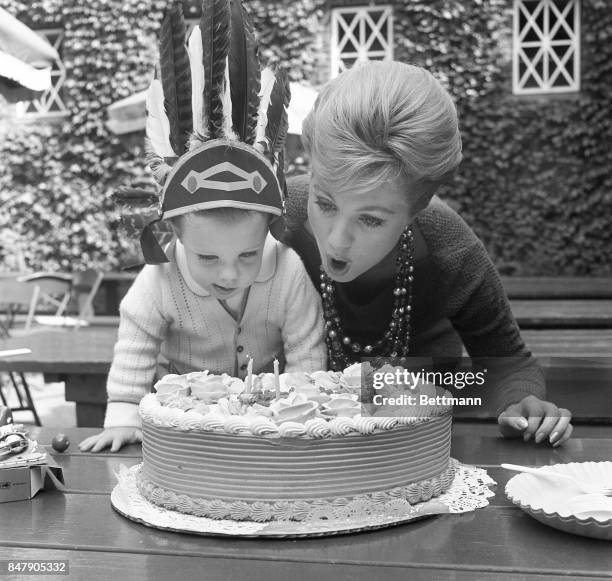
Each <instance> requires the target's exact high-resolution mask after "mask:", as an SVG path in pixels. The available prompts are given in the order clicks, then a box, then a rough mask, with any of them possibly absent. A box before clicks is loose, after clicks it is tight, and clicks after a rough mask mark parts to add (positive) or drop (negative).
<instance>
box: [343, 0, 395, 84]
mask: <svg viewBox="0 0 612 581" xmlns="http://www.w3.org/2000/svg"><path fill="white" fill-rule="evenodd" d="M331 34H332V38H331V76H332V77H336V76H338V75H339V74H340V73H341V72H342V71H344V70H345V69H348V68H350V67H352V66H353V65H354V64H355V63H357V62H365V61H368V60H384V59H392V58H393V11H392V9H391V7H390V6H371V7H365V6H364V7H352V8H334V9H333V10H332V12H331Z"/></svg>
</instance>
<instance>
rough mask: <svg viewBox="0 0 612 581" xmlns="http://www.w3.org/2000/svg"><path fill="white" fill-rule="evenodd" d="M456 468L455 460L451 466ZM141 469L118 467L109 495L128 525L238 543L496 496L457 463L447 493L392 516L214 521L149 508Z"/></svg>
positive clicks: (316, 532) (448, 509)
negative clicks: (139, 475)
mask: <svg viewBox="0 0 612 581" xmlns="http://www.w3.org/2000/svg"><path fill="white" fill-rule="evenodd" d="M454 462H456V460H455V461H454ZM139 469H140V465H136V466H132V467H131V468H127V467H125V466H121V468H120V471H119V473H118V474H117V480H118V484H117V485H116V486H115V488H114V489H113V492H112V494H111V504H112V506H113V508H114V509H115V510H116V511H117V512H119V513H120V514H122V515H123V516H125V517H126V518H129V519H130V520H133V521H136V522H139V523H141V524H144V525H146V526H150V527H154V528H159V529H164V530H170V531H175V532H183V533H190V534H198V535H213V536H236V537H281V538H287V537H308V536H327V535H338V534H345V533H355V532H359V531H366V530H374V529H378V528H384V527H389V526H394V525H398V524H402V523H407V522H411V521H415V520H418V519H422V518H425V517H428V516H433V515H436V514H446V513H462V512H471V511H474V510H476V509H477V508H483V507H485V506H487V505H488V504H489V500H488V499H489V498H490V497H492V496H495V493H494V492H492V491H491V490H490V488H489V486H490V485H494V484H496V483H495V481H494V480H493V479H492V478H491V477H490V476H489V475H488V474H487V473H486V471H485V470H483V469H481V468H476V467H474V466H469V465H465V464H460V463H458V462H457V472H456V474H455V478H454V480H453V483H452V484H451V487H450V488H449V490H448V491H447V492H445V493H444V494H441V495H440V496H438V497H436V498H433V499H431V500H428V501H426V502H421V503H419V504H415V505H409V504H408V503H405V507H404V508H403V509H402V510H401V511H398V512H397V513H396V514H380V515H367V516H354V517H348V518H343V519H321V520H313V521H307V522H296V521H271V522H263V523H258V522H253V521H233V520H227V519H223V520H216V519H211V518H205V517H198V516H193V515H185V514H181V513H179V512H174V511H171V510H166V509H165V508H162V507H160V506H157V505H155V504H152V503H150V502H149V501H148V500H146V499H145V498H144V497H143V496H142V495H141V494H140V492H139V491H138V487H137V485H136V473H137V472H138V470H139Z"/></svg>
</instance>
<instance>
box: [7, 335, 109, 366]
mask: <svg viewBox="0 0 612 581" xmlns="http://www.w3.org/2000/svg"><path fill="white" fill-rule="evenodd" d="M116 339H117V328H116V327H114V326H100V327H94V326H91V327H83V328H81V329H79V330H74V329H63V328H55V329H43V330H36V331H34V332H32V333H29V334H27V335H22V336H18V337H10V338H8V339H2V340H0V350H5V349H17V348H21V347H28V348H30V349H31V350H32V353H31V354H29V355H18V356H13V357H3V358H1V359H0V371H24V372H25V371H31V372H42V373H59V374H61V373H83V374H105V373H108V370H109V368H110V364H111V361H112V357H113V347H114V345H115V341H116Z"/></svg>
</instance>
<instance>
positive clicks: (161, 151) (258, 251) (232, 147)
mask: <svg viewBox="0 0 612 581" xmlns="http://www.w3.org/2000/svg"><path fill="white" fill-rule="evenodd" d="M180 6H181V5H180V3H179V4H176V5H174V7H173V8H172V10H171V12H170V13H169V14H168V16H167V17H166V19H165V20H164V23H163V25H162V30H161V32H160V38H161V39H162V43H163V41H164V38H166V39H168V38H169V39H170V41H172V40H173V39H175V38H177V36H180V30H181V27H182V26H183V19H182V14H181V8H180ZM242 10H243V9H242V7H241V6H240V4H237V3H233V4H232V8H231V15H230V9H229V2H228V12H227V14H226V16H227V17H228V18H232V19H233V18H238V24H236V25H235V26H232V27H231V30H232V34H233V35H235V34H238V31H241V34H244V35H245V39H243V40H244V42H243V43H231V46H232V47H234V46H238V45H240V44H242V46H249V47H250V51H247V53H246V56H245V55H244V54H242V55H241V58H240V59H232V58H228V43H227V42H222V39H219V38H218V37H217V38H215V39H214V40H215V42H214V43H213V46H214V47H225V48H224V50H221V52H217V51H216V49H215V50H214V51H213V52H214V54H212V55H210V57H211V58H210V59H209V58H206V57H203V56H202V53H203V51H205V50H206V48H205V47H207V46H210V43H206V42H203V41H204V40H205V39H203V38H202V32H201V30H202V31H204V30H215V31H216V32H215V33H216V34H217V35H218V34H220V32H218V31H222V30H223V29H224V27H223V26H220V27H219V26H217V27H216V28H214V27H209V26H207V25H206V23H204V25H203V26H202V28H200V27H198V26H196V27H195V29H194V31H193V33H192V34H191V37H190V39H189V58H190V59H191V66H190V63H189V59H187V65H186V66H187V67H188V70H185V69H184V68H183V70H181V71H177V70H176V68H177V67H178V66H179V65H178V64H176V63H181V62H183V61H184V60H185V59H181V58H174V59H173V63H174V64H173V67H174V69H175V70H172V71H168V70H167V69H165V68H164V63H163V62H162V63H161V67H160V70H161V74H162V80H161V82H160V81H158V80H154V81H153V82H152V84H151V87H150V89H149V93H148V97H147V110H148V121H147V137H148V138H149V140H150V142H151V144H152V147H153V150H154V151H153V153H152V154H151V156H150V159H149V163H150V165H151V167H152V169H153V171H154V174H155V176H156V177H157V178H158V179H159V181H160V182H161V183H162V184H163V189H162V199H161V207H160V219H168V220H170V221H171V223H172V226H173V229H174V231H175V234H176V239H175V240H174V241H173V242H172V243H171V244H170V245H169V246H168V248H166V251H165V253H164V251H162V249H161V248H160V247H159V245H158V244H157V242H156V240H155V238H154V236H153V234H152V232H151V229H150V226H151V225H149V226H148V227H147V228H145V230H144V231H143V234H142V236H141V245H142V248H143V254H144V256H145V259H146V261H147V262H148V263H149V264H148V265H147V266H145V267H144V268H143V270H142V271H141V272H140V274H139V275H138V276H137V278H136V280H135V281H134V284H133V285H132V287H131V288H130V290H129V292H128V293H127V295H126V297H125V298H124V300H123V301H122V303H121V308H120V314H121V321H120V325H119V335H118V340H117V343H116V346H115V353H114V358H113V363H112V366H111V369H110V373H109V376H108V384H107V392H108V398H109V403H108V407H107V412H106V419H105V422H104V428H105V429H104V431H103V432H101V433H100V434H97V435H95V436H92V437H90V438H87V439H85V440H84V441H83V442H81V444H80V448H81V450H91V451H94V452H97V451H100V450H102V449H104V448H106V447H109V446H110V449H111V452H114V451H117V450H119V449H120V448H121V446H123V445H124V444H126V443H132V442H138V441H141V440H142V434H141V432H140V420H139V417H138V404H139V402H140V399H141V398H142V397H143V396H144V395H145V394H146V393H148V392H149V391H150V389H151V385H152V383H153V379H154V376H155V372H156V369H157V366H158V358H159V357H160V356H161V357H162V358H163V359H165V360H167V362H168V363H167V366H166V370H165V371H166V372H171V373H179V374H183V373H189V372H192V371H201V370H204V369H208V370H209V371H211V372H212V373H217V374H220V373H223V372H225V373H229V374H230V375H234V376H237V377H245V376H246V374H247V365H248V358H249V356H250V357H252V358H253V372H254V373H260V372H264V371H272V366H273V361H274V359H275V358H276V357H282V358H284V360H285V362H286V367H285V371H297V370H303V371H307V372H308V371H316V370H320V369H326V360H327V358H326V349H325V344H324V336H323V319H322V310H321V304H320V299H319V297H318V294H317V292H316V290H315V289H314V287H313V285H312V283H311V281H310V279H309V277H308V275H307V274H306V271H305V269H304V266H303V265H302V263H301V261H300V259H299V257H298V256H297V254H296V253H295V252H294V251H293V250H291V249H289V248H287V247H285V246H283V245H282V244H281V243H279V242H277V241H276V240H274V238H272V236H271V235H270V234H269V225H270V222H271V221H273V220H274V219H277V218H278V217H279V216H280V215H281V214H282V210H283V195H282V191H283V188H282V186H281V184H282V183H283V178H282V159H279V153H280V151H281V149H282V143H283V141H284V135H283V131H284V132H286V127H287V119H286V117H287V111H286V106H287V101H288V87H287V86H286V85H287V81H286V78H285V77H284V76H283V75H282V74H278V73H277V74H276V75H273V74H271V73H270V74H268V75H266V74H265V71H264V75H262V83H261V87H260V86H259V79H260V75H259V65H258V63H257V60H256V47H255V45H254V39H252V38H251V36H252V30H251V29H250V27H248V26H245V27H244V28H243V27H242V22H243V20H244V18H246V15H245V13H244V12H243V11H242ZM237 11H239V12H237ZM206 17H207V13H206V12H205V13H204V15H203V19H204V18H206ZM215 17H216V18H218V14H217V15H216V16H215ZM232 23H233V20H232ZM168 28H169V29H170V30H168ZM168 32H171V34H168ZM181 47H182V49H185V46H184V43H178V44H177V45H176V46H173V47H170V48H168V47H164V46H162V47H161V50H160V54H167V51H168V50H174V51H178V52H179V53H180V52H181V50H182V49H181ZM164 48H166V53H164ZM179 56H181V55H180V54H179ZM183 56H185V55H183ZM209 62H213V66H212V68H211V70H209V71H207V70H204V72H202V71H200V70H199V68H200V67H201V66H202V63H209ZM215 63H216V64H215ZM219 63H220V64H221V66H217V65H219ZM166 66H168V65H167V59H166ZM184 66H185V65H184V62H183V67H184ZM206 66H207V65H205V67H206ZM232 67H234V69H233V68H232ZM235 67H238V69H239V70H235ZM189 68H190V70H189ZM171 73H172V74H171ZM207 73H210V74H211V75H212V79H213V83H212V90H211V89H210V88H208V92H207V91H206V90H204V88H203V87H206V85H205V83H206V82H209V80H210V78H211V77H210V75H208V76H207ZM164 75H167V76H169V77H171V78H172V83H171V84H168V83H166V82H165V77H164ZM215 75H218V77H217V78H216V80H215ZM204 77H206V81H204ZM181 79H182V80H181ZM244 79H246V83H247V84H248V83H249V82H250V83H255V81H256V83H255V86H251V87H246V88H245V87H242V86H241V87H240V88H241V89H243V90H236V91H234V90H233V89H234V88H235V87H234V86H232V83H234V84H238V83H242V82H245V81H244ZM187 81H189V83H188V84H187ZM182 83H183V84H184V85H185V86H182ZM209 87H210V85H209ZM260 89H261V96H260ZM186 91H193V94H192V101H191V108H190V111H191V112H190V115H189V116H186V115H184V110H183V111H182V110H181V107H182V108H183V109H184V107H186V106H187V105H189V103H187V105H186V104H185V103H184V102H183V103H182V105H181V104H180V103H179V104H178V105H177V107H178V110H177V111H173V110H172V108H173V103H175V102H176V99H178V98H179V97H180V96H181V95H185V94H187V95H189V93H186ZM172 95H173V96H174V97H172ZM245 95H246V96H247V97H246V100H245ZM230 96H231V99H230ZM254 111H255V112H258V114H257V115H254V113H253V112H254ZM183 144H184V145H183ZM187 144H188V145H187ZM177 158H178V159H177ZM168 162H174V164H173V165H172V166H170V164H169V163H168ZM156 262H157V263H160V262H162V263H163V264H157V265H154V263H156Z"/></svg>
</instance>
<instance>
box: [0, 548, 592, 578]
mask: <svg viewBox="0 0 612 581" xmlns="http://www.w3.org/2000/svg"><path fill="white" fill-rule="evenodd" d="M0 559H11V560H18V559H42V560H50V559H51V560H52V559H61V560H67V561H68V565H69V571H70V577H68V578H69V579H86V580H87V581H108V579H126V578H128V577H129V579H130V581H168V580H169V579H177V578H180V579H184V580H188V579H205V580H206V581H228V580H232V581H242V580H245V581H247V580H248V581H287V579H295V580H296V581H297V580H301V579H317V581H355V580H356V579H364V580H366V579H367V580H371V579H375V580H376V581H406V580H407V579H410V580H411V581H432V580H435V581H478V580H480V581H550V577H549V576H547V575H532V574H525V573H516V572H501V571H479V572H478V573H476V572H475V571H462V570H449V569H443V568H441V567H435V568H430V567H427V568H420V567H419V568H417V567H416V566H415V567H411V568H409V569H406V568H404V567H402V568H399V567H393V566H384V565H375V566H374V565H372V566H368V565H343V564H339V563H336V564H327V563H326V564H318V563H299V562H285V561H264V560H255V559H248V560H243V559H221V558H206V557H176V556H173V555H134V554H129V553H118V552H100V551H79V550H72V551H71V550H57V549H21V548H2V547H0ZM19 578H20V577H15V579H19ZM21 578H23V577H21ZM47 578H48V577H47ZM54 578H55V579H58V580H60V579H64V578H65V577H59V576H58V577H54ZM580 579H581V581H595V580H601V579H602V577H600V576H597V577H594V576H590V575H589V576H581V577H580Z"/></svg>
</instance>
